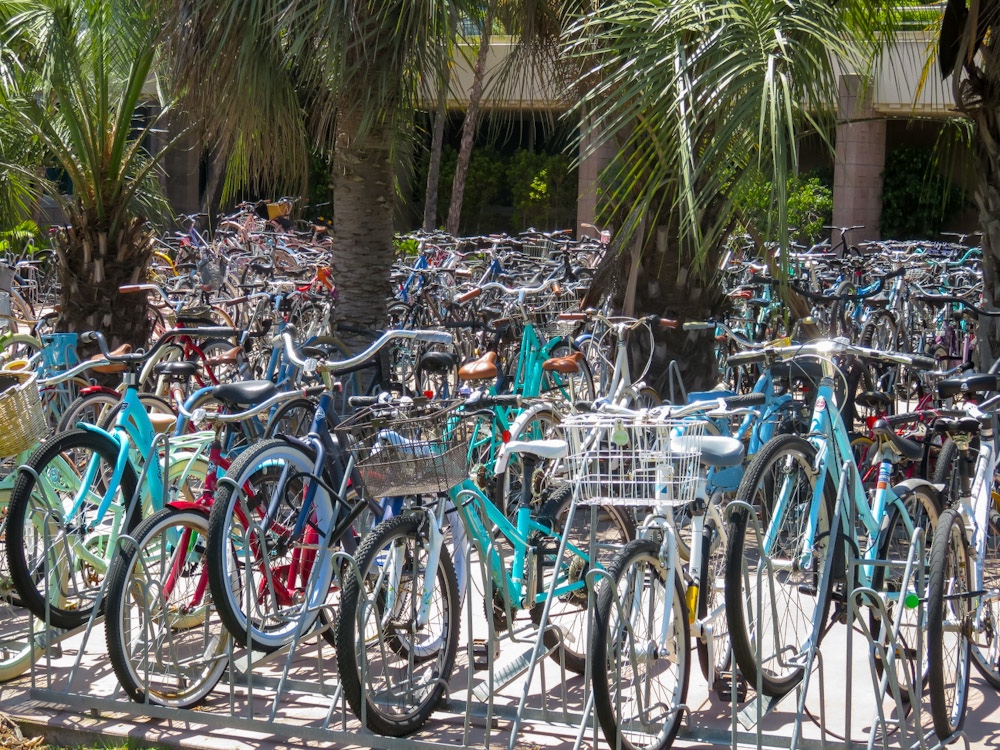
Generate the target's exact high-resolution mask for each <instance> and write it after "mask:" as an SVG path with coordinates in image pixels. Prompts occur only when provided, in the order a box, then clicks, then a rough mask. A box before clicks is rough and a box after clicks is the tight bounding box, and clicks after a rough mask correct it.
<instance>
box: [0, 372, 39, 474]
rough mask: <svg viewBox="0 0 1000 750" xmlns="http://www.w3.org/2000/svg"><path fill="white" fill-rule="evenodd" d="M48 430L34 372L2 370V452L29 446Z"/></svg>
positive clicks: (7, 453)
mask: <svg viewBox="0 0 1000 750" xmlns="http://www.w3.org/2000/svg"><path fill="white" fill-rule="evenodd" d="M47 433H48V425H47V424H46V423H45V414H44V413H43V412H42V401H41V399H40V398H39V396H38V381H37V380H36V378H35V373H33V372H19V371H16V370H3V371H0V456H3V457H9V456H16V455H18V454H20V453H23V452H24V451H27V450H30V449H32V448H34V447H35V446H37V445H38V443H39V442H41V440H42V438H43V437H45V435H46V434H47Z"/></svg>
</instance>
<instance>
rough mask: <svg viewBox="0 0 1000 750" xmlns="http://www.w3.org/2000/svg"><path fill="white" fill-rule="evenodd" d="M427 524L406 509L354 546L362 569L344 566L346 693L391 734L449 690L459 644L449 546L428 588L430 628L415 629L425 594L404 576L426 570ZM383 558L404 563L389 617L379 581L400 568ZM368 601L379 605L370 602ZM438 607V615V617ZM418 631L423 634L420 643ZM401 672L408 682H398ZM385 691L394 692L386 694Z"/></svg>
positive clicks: (415, 722) (371, 723)
mask: <svg viewBox="0 0 1000 750" xmlns="http://www.w3.org/2000/svg"><path fill="white" fill-rule="evenodd" d="M425 524H426V519H425V518H424V517H422V516H418V515H402V516H397V517H396V518H392V519H390V520H388V521H384V522H382V523H380V524H379V525H378V526H376V527H375V528H374V529H373V530H372V531H371V533H370V534H368V535H367V536H365V540H364V542H362V544H361V548H360V549H359V550H358V554H357V564H358V574H357V575H355V574H352V573H351V572H348V573H347V581H346V582H345V584H344V589H343V592H342V594H341V599H340V613H339V616H338V617H337V623H336V635H337V638H336V640H337V669H338V672H339V674H340V679H341V685H342V686H343V689H344V696H345V697H346V698H347V702H348V704H349V705H350V707H351V710H352V711H354V714H355V716H358V717H359V718H360V717H362V716H364V717H365V718H364V719H363V720H364V721H365V724H366V726H367V727H368V729H370V730H372V731H373V732H378V733H379V734H384V735H388V736H391V737H402V736H404V735H407V734H410V733H412V732H415V731H416V730H417V729H419V728H420V727H421V726H422V725H423V724H424V722H426V721H427V719H428V718H430V716H431V714H432V713H433V712H434V710H435V709H436V708H437V706H438V704H439V703H440V702H441V700H442V699H443V698H444V697H445V695H446V694H447V683H448V680H449V678H450V677H451V672H452V669H453V668H454V665H455V656H456V654H457V651H458V639H459V631H460V630H461V612H460V607H459V597H458V581H457V580H456V578H455V569H454V565H453V564H452V561H451V556H450V554H449V553H448V549H447V547H443V548H442V549H441V556H440V558H439V562H438V568H437V573H436V575H435V584H434V588H433V591H431V592H430V596H431V597H432V600H431V601H432V605H433V606H432V610H433V611H432V613H431V615H429V616H428V625H427V626H423V627H424V628H426V631H422V632H414V631H415V629H416V625H415V622H416V614H417V612H416V608H417V603H418V601H419V599H420V597H419V596H417V595H415V593H414V592H413V591H411V590H409V589H407V588H406V586H405V584H406V583H407V582H410V583H411V585H412V584H413V583H415V582H418V581H421V582H422V581H424V580H425V576H423V575H422V572H421V562H422V561H423V562H426V555H427V550H426V548H425V542H426V532H425V529H424V526H425ZM400 545H402V546H400ZM386 560H396V561H399V562H400V564H401V565H402V566H403V569H402V570H399V571H396V573H398V578H396V580H395V581H392V582H390V583H389V584H388V585H389V586H390V588H391V590H392V591H394V592H396V599H395V602H396V606H394V610H395V612H394V616H392V617H387V616H386V606H387V602H388V601H389V599H388V594H387V591H386V590H385V589H383V588H382V587H383V586H385V585H386V578H387V577H389V576H390V575H392V576H395V574H394V573H393V572H392V571H391V569H390V572H389V574H388V575H387V572H386V566H385V561H386ZM368 603H373V604H374V606H365V604H368ZM433 615H439V616H440V623H438V621H437V620H436V619H434V617H433ZM368 618H370V619H368ZM431 623H434V624H433V625H431ZM401 633H402V635H400V634H401ZM421 636H426V639H425V640H421V641H420V642H419V643H418V642H417V639H418V638H420V637H421ZM417 667H419V668H417ZM397 675H398V677H397ZM396 679H399V680H400V681H401V684H405V689H402V690H396V689H395V685H394V680H396ZM417 680H420V681H421V682H420V684H416V681H417ZM386 693H388V694H391V698H392V699H391V700H383V697H384V696H385V694H386Z"/></svg>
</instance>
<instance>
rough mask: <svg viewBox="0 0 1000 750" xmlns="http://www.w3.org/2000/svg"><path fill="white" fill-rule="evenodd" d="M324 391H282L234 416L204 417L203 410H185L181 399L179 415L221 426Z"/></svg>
mask: <svg viewBox="0 0 1000 750" xmlns="http://www.w3.org/2000/svg"><path fill="white" fill-rule="evenodd" d="M324 390H326V389H325V387H324V386H321V385H313V386H309V387H308V388H303V389H301V390H296V391H282V392H281V393H276V394H274V395H273V396H271V398H269V399H267V400H266V401H261V402H260V403H259V404H256V405H254V406H251V407H250V408H249V409H247V410H246V411H241V412H237V413H233V414H220V413H214V414H210V413H208V412H205V414H204V415H200V414H199V413H198V412H199V411H204V410H203V409H195V410H194V411H188V410H187V409H185V408H184V403H183V402H182V401H181V400H180V399H178V400H177V413H178V414H179V415H180V416H182V417H185V418H186V419H189V420H191V421H194V422H199V421H203V420H204V421H208V422H213V423H215V422H218V423H220V424H227V423H229V422H239V421H241V420H243V419H247V418H249V417H253V416H256V415H257V414H260V413H261V412H263V411H267V410H268V409H270V408H271V407H273V406H277V405H278V404H280V403H281V402H282V401H289V400H290V399H292V398H299V397H306V398H308V397H309V396H317V395H319V394H320V393H322V392H323V391H324Z"/></svg>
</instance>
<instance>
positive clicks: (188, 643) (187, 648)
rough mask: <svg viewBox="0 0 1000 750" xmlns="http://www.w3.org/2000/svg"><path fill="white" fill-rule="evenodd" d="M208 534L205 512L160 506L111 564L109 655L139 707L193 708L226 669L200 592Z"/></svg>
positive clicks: (221, 631) (218, 629) (216, 623)
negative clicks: (139, 704) (150, 704)
mask: <svg viewBox="0 0 1000 750" xmlns="http://www.w3.org/2000/svg"><path fill="white" fill-rule="evenodd" d="M207 534H208V509H207V508H197V509H196V508H183V509H178V508H172V507H166V508H162V509H160V510H159V511H157V512H156V513H154V514H153V515H152V516H150V517H149V518H147V519H146V520H144V521H143V522H142V523H141V524H140V525H139V527H138V528H137V529H136V530H135V533H134V535H133V537H132V539H133V540H134V541H133V542H125V543H124V544H122V548H121V553H120V554H118V555H116V556H115V559H114V562H113V563H112V565H111V570H110V572H109V574H108V589H107V611H106V618H105V623H104V626H105V636H106V640H107V646H108V657H109V659H110V661H111V666H112V668H113V669H114V672H115V675H116V676H117V677H118V681H119V683H121V686H122V688H123V689H124V691H125V693H126V694H127V695H128V696H129V697H130V698H131V699H132V700H133V701H136V702H137V703H146V702H148V703H152V704H155V705H159V706H169V707H171V708H191V707H192V706H196V705H198V704H199V703H201V702H202V701H203V700H204V699H205V697H206V696H207V695H208V694H209V693H210V692H211V690H212V688H214V687H215V685H216V684H217V683H218V682H219V680H220V679H221V677H222V674H223V673H224V672H225V670H226V667H227V664H228V633H227V632H226V630H225V628H224V626H223V624H222V621H221V620H220V619H219V617H218V614H217V613H216V612H215V610H214V608H213V607H212V604H211V596H210V595H209V594H208V591H207V590H206V589H205V588H204V576H206V575H207V570H206V567H205V566H206V564H207V561H208V557H207V555H206V553H205V540H206V538H207ZM181 545H183V546H184V549H183V550H181ZM199 586H200V592H199ZM202 597H204V598H202Z"/></svg>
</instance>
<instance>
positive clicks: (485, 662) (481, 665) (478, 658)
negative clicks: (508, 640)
mask: <svg viewBox="0 0 1000 750" xmlns="http://www.w3.org/2000/svg"><path fill="white" fill-rule="evenodd" d="M499 656H500V644H499V643H494V644H493V663H494V664H496V661H497V658H499ZM472 668H473V670H475V671H477V672H478V671H480V670H483V669H489V668H490V654H489V644H488V642H487V641H486V640H484V639H482V638H476V639H475V640H473V642H472Z"/></svg>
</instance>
